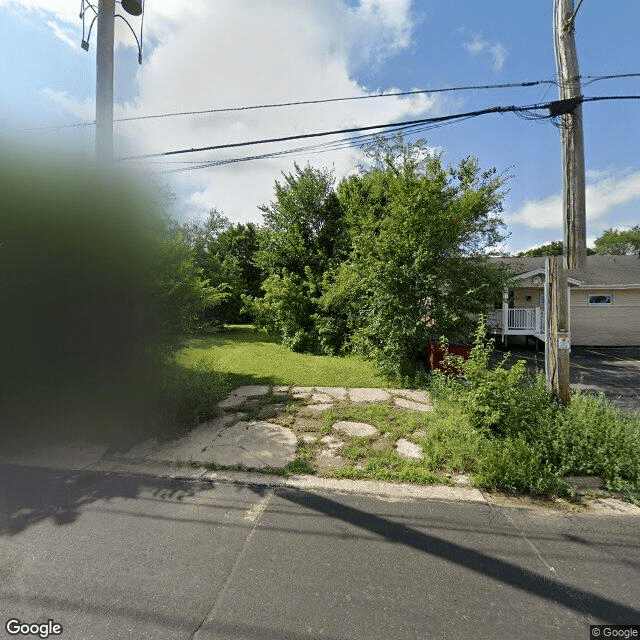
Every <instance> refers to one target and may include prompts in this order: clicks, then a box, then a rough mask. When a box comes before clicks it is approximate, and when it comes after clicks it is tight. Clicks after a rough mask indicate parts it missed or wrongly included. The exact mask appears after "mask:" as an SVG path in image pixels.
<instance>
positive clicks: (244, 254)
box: [218, 222, 262, 296]
mask: <svg viewBox="0 0 640 640" xmlns="http://www.w3.org/2000/svg"><path fill="white" fill-rule="evenodd" d="M260 233H261V229H260V228H259V227H258V226H257V225H256V224H254V223H253V222H248V223H246V224H235V225H231V226H229V227H228V228H227V229H225V230H224V231H222V232H221V233H220V235H219V236H218V244H219V247H220V252H221V254H222V255H224V256H227V257H232V258H233V259H234V260H235V261H236V262H237V264H238V267H239V268H240V272H241V274H242V292H243V293H244V294H247V295H250V296H260V295H261V289H260V285H261V284H262V270H261V269H260V267H259V266H258V264H257V262H256V253H257V252H258V249H259V248H260V245H259V237H260Z"/></svg>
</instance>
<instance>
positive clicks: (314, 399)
mask: <svg viewBox="0 0 640 640" xmlns="http://www.w3.org/2000/svg"><path fill="white" fill-rule="evenodd" d="M332 400H333V398H332V397H331V396H330V395H328V394H326V393H314V394H313V395H312V396H311V398H310V399H309V402H311V403H313V404H321V403H323V404H327V403H328V402H331V401H332Z"/></svg>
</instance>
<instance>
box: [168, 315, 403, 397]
mask: <svg viewBox="0 0 640 640" xmlns="http://www.w3.org/2000/svg"><path fill="white" fill-rule="evenodd" d="M177 362H178V363H179V364H181V365H184V366H187V367H194V366H195V365H196V364H197V363H198V362H206V368H207V369H209V370H211V371H216V372H219V373H221V374H230V375H231V376H232V378H233V379H235V380H236V381H241V380H242V379H243V378H246V380H245V381H244V384H257V383H259V382H258V381H262V382H263V383H265V384H283V385H298V386H322V387H389V386H393V383H391V382H390V381H389V380H387V379H386V378H384V377H383V376H382V375H380V374H379V373H378V372H377V371H376V369H375V367H374V366H373V365H372V364H371V363H368V362H366V361H364V360H363V359H362V358H358V357H356V356H349V357H346V358H335V357H331V356H313V355H309V354H305V353H294V352H293V351H291V350H290V349H288V348H287V347H284V346H282V345H281V344H278V343H277V341H276V340H275V339H274V338H272V337H271V336H269V335H268V334H266V333H265V332H264V331H257V330H255V329H254V328H253V327H252V326H250V325H232V326H230V327H229V331H224V332H222V333H218V334H214V335H211V336H195V337H191V338H189V339H187V340H186V341H185V347H184V349H183V350H182V351H181V352H180V353H179V354H178V356H177Z"/></svg>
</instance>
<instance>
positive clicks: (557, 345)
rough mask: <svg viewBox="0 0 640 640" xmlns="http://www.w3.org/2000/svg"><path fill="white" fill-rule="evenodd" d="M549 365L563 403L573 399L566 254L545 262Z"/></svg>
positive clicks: (549, 382) (550, 385)
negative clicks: (570, 376)
mask: <svg viewBox="0 0 640 640" xmlns="http://www.w3.org/2000/svg"><path fill="white" fill-rule="evenodd" d="M544 294H545V369H546V377H547V388H548V389H549V391H550V392H551V393H552V394H553V395H554V396H555V397H556V398H557V400H558V402H560V404H562V405H564V406H567V405H568V404H569V401H570V389H569V354H570V352H571V333H570V327H569V286H568V282H567V272H566V258H565V257H564V256H554V257H549V258H547V259H546V265H545V285H544Z"/></svg>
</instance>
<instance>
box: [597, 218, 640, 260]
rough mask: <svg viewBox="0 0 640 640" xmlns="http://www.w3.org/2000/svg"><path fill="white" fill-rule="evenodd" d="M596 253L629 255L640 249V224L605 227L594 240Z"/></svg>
mask: <svg viewBox="0 0 640 640" xmlns="http://www.w3.org/2000/svg"><path fill="white" fill-rule="evenodd" d="M595 246H596V253H598V254H601V255H602V254H613V255H619V256H624V255H631V254H633V253H637V252H639V251H640V225H635V226H634V227H631V229H626V230H620V229H606V230H605V231H604V232H603V233H602V235H601V236H600V237H599V238H596V241H595Z"/></svg>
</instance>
